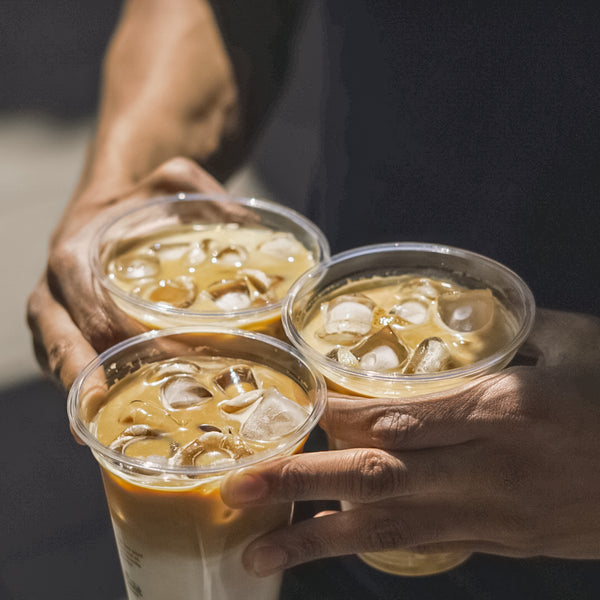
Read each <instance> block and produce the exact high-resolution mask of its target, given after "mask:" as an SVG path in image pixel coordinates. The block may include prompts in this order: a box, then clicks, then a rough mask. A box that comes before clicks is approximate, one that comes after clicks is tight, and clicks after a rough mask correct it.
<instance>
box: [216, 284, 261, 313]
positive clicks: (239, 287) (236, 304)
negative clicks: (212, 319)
mask: <svg viewBox="0 0 600 600" xmlns="http://www.w3.org/2000/svg"><path fill="white" fill-rule="evenodd" d="M207 292H208V293H209V295H210V297H211V300H212V301H213V302H214V303H215V304H216V305H217V306H218V307H219V309H221V310H222V311H224V312H229V311H232V310H241V309H243V308H248V307H249V306H250V304H251V303H252V298H251V297H250V288H249V287H248V282H247V281H246V280H245V279H235V280H227V281H219V282H217V283H213V284H211V285H210V286H209V287H208V289H207Z"/></svg>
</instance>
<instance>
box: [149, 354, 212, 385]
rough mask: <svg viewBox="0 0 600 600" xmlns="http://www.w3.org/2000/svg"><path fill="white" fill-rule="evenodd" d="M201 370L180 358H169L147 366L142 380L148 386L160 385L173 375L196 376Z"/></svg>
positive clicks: (194, 364)
mask: <svg viewBox="0 0 600 600" xmlns="http://www.w3.org/2000/svg"><path fill="white" fill-rule="evenodd" d="M201 373H202V369H201V368H200V367H199V366H198V365H197V364H196V363H193V362H189V361H187V360H183V359H180V358H171V359H168V360H163V361H161V362H157V363H154V364H152V365H149V366H148V368H147V369H146V371H145V374H144V379H145V381H146V382H147V383H149V384H150V385H155V384H160V383H163V382H164V381H166V380H167V379H168V378H169V377H172V376H174V375H189V376H191V377H195V376H198V375H200V374H201Z"/></svg>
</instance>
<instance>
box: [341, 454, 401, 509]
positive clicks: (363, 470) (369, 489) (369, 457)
mask: <svg viewBox="0 0 600 600" xmlns="http://www.w3.org/2000/svg"><path fill="white" fill-rule="evenodd" d="M354 460H355V462H356V464H355V466H354V468H353V469H350V473H354V472H358V473H360V477H359V478H358V482H357V485H358V488H357V489H356V496H357V500H358V501H359V502H368V501H370V500H374V499H381V498H385V497H388V496H391V495H395V494H397V493H399V492H400V491H402V490H404V489H406V487H407V485H406V479H407V473H406V468H405V466H404V464H403V463H402V462H401V461H399V460H397V459H396V458H394V457H393V456H392V455H390V454H389V453H388V452H385V451H384V450H379V449H376V448H368V449H364V450H359V451H358V452H357V453H356V454H355V458H354Z"/></svg>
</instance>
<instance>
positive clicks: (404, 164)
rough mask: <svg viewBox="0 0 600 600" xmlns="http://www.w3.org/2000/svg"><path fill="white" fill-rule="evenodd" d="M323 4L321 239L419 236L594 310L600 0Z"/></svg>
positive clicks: (542, 301) (598, 248)
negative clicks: (484, 258) (489, 261)
mask: <svg viewBox="0 0 600 600" xmlns="http://www.w3.org/2000/svg"><path fill="white" fill-rule="evenodd" d="M432 4H434V3H430V2H422V1H421V2H419V1H415V2H398V1H397V0H378V1H377V2H370V1H368V0H347V1H341V0H340V1H329V2H326V3H323V4H322V10H323V21H324V24H323V27H324V34H325V35H324V38H325V40H326V45H327V48H326V53H327V65H326V68H325V69H324V73H325V75H324V76H325V82H324V90H325V105H324V106H325V108H324V114H323V122H322V132H323V139H322V143H321V152H322V155H321V157H320V160H319V164H320V165H321V166H320V170H319V172H318V174H317V176H316V177H315V180H314V185H313V190H312V194H311V199H310V209H309V216H310V217H311V218H313V219H314V220H315V221H316V222H317V223H318V224H319V225H320V226H321V227H322V228H323V229H324V230H325V233H326V234H327V236H328V238H329V240H330V242H331V245H332V249H333V250H334V251H339V250H343V249H347V248H349V247H353V246H358V245H363V244H368V243H376V242H383V241H428V242H440V243H445V244H451V245H454V246H460V247H464V248H468V249H470V250H474V251H477V252H481V253H483V254H485V255H488V256H490V257H492V258H494V259H496V260H499V261H500V262H502V263H504V264H506V265H507V266H509V267H511V268H512V269H514V270H515V271H517V272H518V273H519V274H520V275H521V276H522V277H523V278H524V279H525V280H526V281H527V282H528V283H529V285H530V286H531V288H532V290H533V292H534V295H535V296H536V300H537V302H538V304H539V305H541V306H547V307H554V308H561V309H565V310H574V311H581V312H596V313H599V308H598V304H599V303H598V302H597V301H596V297H595V296H596V291H597V289H598V284H597V282H596V276H595V272H596V271H597V270H598V267H597V264H598V262H600V243H599V241H598V232H597V227H598V225H599V224H600V209H599V200H600V33H599V32H600V3H592V2H589V3H582V2H574V3H567V2H564V3H560V5H559V3H556V2H555V3H542V2H519V3H514V4H513V3H508V4H506V3H502V4H494V5H493V6H486V5H487V3H470V5H469V6H466V5H464V4H463V3H459V5H456V3H435V6H432Z"/></svg>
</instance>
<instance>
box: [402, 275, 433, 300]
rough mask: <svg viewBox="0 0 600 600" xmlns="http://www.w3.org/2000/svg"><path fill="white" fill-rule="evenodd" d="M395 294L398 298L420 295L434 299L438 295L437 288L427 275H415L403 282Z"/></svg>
mask: <svg viewBox="0 0 600 600" xmlns="http://www.w3.org/2000/svg"><path fill="white" fill-rule="evenodd" d="M396 295H397V297H398V298H400V299H404V298H414V297H416V296H421V297H422V298H423V299H427V300H435V299H436V298H437V297H438V289H437V287H436V285H435V283H434V282H433V281H432V280H431V279H429V278H428V277H415V278H414V279H410V280H409V281H407V282H405V283H403V284H402V285H401V286H400V288H399V290H398V292H397V293H396Z"/></svg>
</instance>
